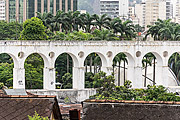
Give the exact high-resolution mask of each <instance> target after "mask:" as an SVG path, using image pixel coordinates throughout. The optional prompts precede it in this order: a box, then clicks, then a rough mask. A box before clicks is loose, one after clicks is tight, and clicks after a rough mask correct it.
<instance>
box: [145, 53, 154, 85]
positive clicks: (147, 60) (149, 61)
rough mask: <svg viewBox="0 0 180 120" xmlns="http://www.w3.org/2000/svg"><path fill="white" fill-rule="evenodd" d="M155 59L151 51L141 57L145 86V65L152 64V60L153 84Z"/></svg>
mask: <svg viewBox="0 0 180 120" xmlns="http://www.w3.org/2000/svg"><path fill="white" fill-rule="evenodd" d="M155 59H156V57H155V56H154V55H153V54H152V53H148V54H146V55H145V56H144V57H143V60H142V65H143V68H144V69H145V73H144V87H146V79H147V67H148V65H149V66H152V60H154V66H153V84H154V85H155Z"/></svg>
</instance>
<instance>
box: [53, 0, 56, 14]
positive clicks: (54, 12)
mask: <svg viewBox="0 0 180 120" xmlns="http://www.w3.org/2000/svg"><path fill="white" fill-rule="evenodd" d="M53 4H54V5H53V6H54V7H53V14H54V15H56V0H54V2H53Z"/></svg>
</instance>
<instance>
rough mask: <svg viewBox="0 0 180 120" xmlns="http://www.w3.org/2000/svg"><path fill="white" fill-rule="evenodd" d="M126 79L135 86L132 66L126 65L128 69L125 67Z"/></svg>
mask: <svg viewBox="0 0 180 120" xmlns="http://www.w3.org/2000/svg"><path fill="white" fill-rule="evenodd" d="M126 80H129V81H131V82H132V86H133V87H134V86H135V82H136V81H135V69H134V66H128V69H127V78H126Z"/></svg>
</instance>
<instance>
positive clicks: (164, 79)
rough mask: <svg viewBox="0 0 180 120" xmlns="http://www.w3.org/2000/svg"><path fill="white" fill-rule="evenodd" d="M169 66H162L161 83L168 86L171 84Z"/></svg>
mask: <svg viewBox="0 0 180 120" xmlns="http://www.w3.org/2000/svg"><path fill="white" fill-rule="evenodd" d="M168 69H169V67H168V66H162V74H161V85H163V86H165V87H168V86H169V76H168V73H169V70H168Z"/></svg>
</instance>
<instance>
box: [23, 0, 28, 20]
mask: <svg viewBox="0 0 180 120" xmlns="http://www.w3.org/2000/svg"><path fill="white" fill-rule="evenodd" d="M26 2H27V1H26V0H24V3H23V21H25V20H26V19H27V17H26V13H27V10H26V9H27V7H26V5H27V3H26Z"/></svg>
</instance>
